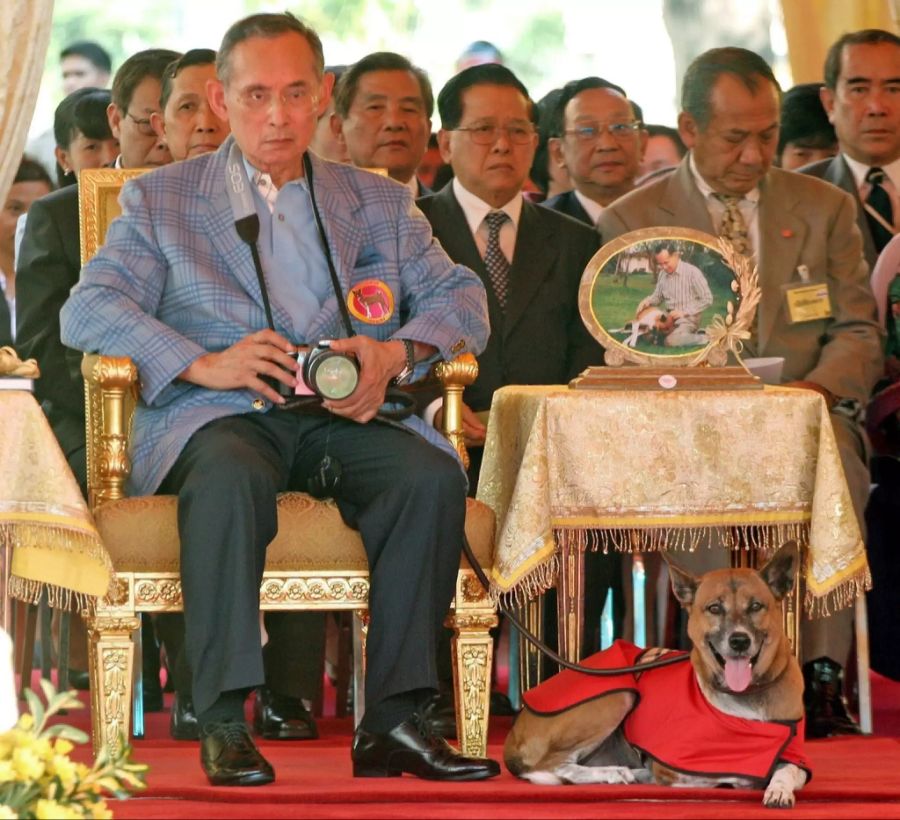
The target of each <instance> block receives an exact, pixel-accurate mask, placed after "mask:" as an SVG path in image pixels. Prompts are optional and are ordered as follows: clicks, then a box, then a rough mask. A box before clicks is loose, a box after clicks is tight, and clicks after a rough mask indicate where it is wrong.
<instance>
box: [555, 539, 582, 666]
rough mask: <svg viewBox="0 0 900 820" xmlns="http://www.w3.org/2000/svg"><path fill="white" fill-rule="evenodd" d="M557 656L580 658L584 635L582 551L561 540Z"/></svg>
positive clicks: (574, 659)
mask: <svg viewBox="0 0 900 820" xmlns="http://www.w3.org/2000/svg"><path fill="white" fill-rule="evenodd" d="M556 600H557V611H558V617H559V654H560V655H562V656H563V657H564V658H565V659H566V660H569V661H578V660H580V659H581V643H582V637H581V636H582V635H583V634H584V552H583V551H582V550H580V549H579V548H578V547H577V546H568V545H567V544H566V542H565V541H564V542H563V543H562V544H561V545H560V548H559V585H558V587H557V598H556Z"/></svg>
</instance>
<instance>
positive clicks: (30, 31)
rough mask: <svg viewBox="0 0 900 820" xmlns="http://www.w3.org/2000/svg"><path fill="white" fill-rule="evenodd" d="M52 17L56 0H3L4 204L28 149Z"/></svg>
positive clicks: (0, 152) (0, 154)
mask: <svg viewBox="0 0 900 820" xmlns="http://www.w3.org/2000/svg"><path fill="white" fill-rule="evenodd" d="M52 19H53V0H0V43H3V47H2V48H0V205H2V203H3V202H5V201H6V194H7V192H8V191H9V186H10V185H11V184H12V180H13V178H14V177H15V175H16V171H17V169H18V167H19V161H20V160H21V157H22V152H23V151H24V150H25V141H26V139H27V138H28V126H29V125H30V124H31V117H32V115H33V114H34V104H35V101H36V100H37V95H38V89H39V88H40V85H41V75H42V74H43V73H44V58H45V57H46V54H47V44H48V42H49V41H50V23H51V21H52Z"/></svg>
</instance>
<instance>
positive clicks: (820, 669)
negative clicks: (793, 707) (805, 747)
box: [803, 658, 862, 739]
mask: <svg viewBox="0 0 900 820" xmlns="http://www.w3.org/2000/svg"><path fill="white" fill-rule="evenodd" d="M803 680H804V683H805V684H806V685H805V688H804V690H803V706H804V707H805V710H806V737H807V739H812V738H821V737H834V736H835V735H859V734H862V730H861V729H860V728H859V726H858V725H857V723H856V721H855V720H853V718H852V717H851V716H850V713H849V712H848V711H847V701H846V700H845V699H844V696H843V695H842V694H841V692H842V689H843V685H844V671H843V669H841V667H840V665H839V664H837V663H835V662H834V661H833V660H831V659H830V658H818V659H817V660H814V661H810V662H809V663H806V664H804V665H803Z"/></svg>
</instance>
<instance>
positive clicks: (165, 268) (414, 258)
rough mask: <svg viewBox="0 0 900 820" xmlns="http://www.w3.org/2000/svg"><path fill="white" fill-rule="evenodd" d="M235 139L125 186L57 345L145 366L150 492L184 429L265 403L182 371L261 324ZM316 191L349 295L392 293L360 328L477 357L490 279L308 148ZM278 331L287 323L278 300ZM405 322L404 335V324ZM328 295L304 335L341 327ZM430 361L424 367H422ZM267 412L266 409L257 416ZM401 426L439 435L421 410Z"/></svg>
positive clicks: (140, 451) (138, 463)
mask: <svg viewBox="0 0 900 820" xmlns="http://www.w3.org/2000/svg"><path fill="white" fill-rule="evenodd" d="M230 147H231V138H229V139H228V140H226V141H225V143H224V144H223V145H222V146H221V148H220V149H219V150H218V151H216V152H215V153H214V154H208V155H205V156H202V157H198V158H196V159H191V160H188V161H185V162H180V163H177V164H175V165H169V166H166V167H163V168H160V169H158V170H156V171H153V172H152V173H149V174H146V175H144V176H141V177H139V178H137V179H134V180H132V181H130V182H128V183H127V184H126V185H125V186H124V187H123V189H122V194H121V197H120V201H121V205H122V210H123V213H122V216H120V217H119V218H118V219H116V220H115V221H114V222H113V223H112V224H111V225H110V227H109V232H108V234H107V239H106V244H105V245H104V246H103V247H102V248H101V249H100V250H99V252H98V253H97V255H96V256H95V257H94V258H93V259H92V260H91V261H90V262H89V263H88V264H87V265H86V266H85V267H84V269H83V270H82V272H81V279H80V281H79V283H78V284H77V285H76V286H75V287H74V288H73V289H72V292H71V294H70V297H69V299H68V301H67V302H66V304H65V305H64V306H63V309H62V312H61V314H60V321H61V331H62V339H63V342H64V344H66V345H68V346H70V347H73V348H75V349H77V350H84V351H89V352H99V353H102V354H104V355H108V356H130V357H131V358H132V359H133V360H134V362H135V363H136V365H137V367H138V371H139V373H140V380H141V383H140V390H141V395H140V401H139V404H138V407H137V409H136V411H135V416H134V425H133V432H132V453H131V455H132V473H131V477H130V480H129V486H128V490H129V492H130V493H132V494H135V495H146V494H150V493H153V492H155V491H156V489H157V488H158V487H159V484H160V482H161V481H162V480H163V478H165V476H166V474H167V473H168V471H169V470H170V469H171V467H172V465H173V464H174V463H175V460H176V459H177V458H178V455H179V453H180V452H181V450H182V448H183V447H184V445H185V444H186V443H187V441H188V439H189V438H190V437H191V435H192V434H193V433H194V432H195V431H196V430H198V429H199V428H200V427H202V426H203V425H205V424H207V423H208V422H210V421H212V420H213V419H217V418H221V417H224V416H230V415H237V414H242V413H252V412H259V411H257V410H255V409H254V407H253V402H254V400H255V399H257V398H259V397H258V396H257V395H256V394H255V393H253V392H252V391H249V390H232V391H217V390H210V389H207V388H203V387H199V386H197V385H193V384H189V383H187V382H184V381H180V380H178V379H177V378H176V377H177V376H178V374H179V373H181V372H182V371H184V369H185V368H186V367H187V366H188V365H189V364H191V362H192V361H194V360H195V359H197V358H198V357H200V356H202V355H204V354H205V353H208V352H217V351H220V350H223V349H225V348H227V347H228V346H230V345H232V344H234V343H235V342H237V341H238V340H239V339H241V338H243V337H244V336H246V335H247V334H249V333H253V332H255V331H258V330H260V329H262V328H265V327H267V323H266V316H265V312H264V309H263V302H262V296H261V293H260V289H259V284H258V282H257V278H256V272H255V269H254V267H253V260H252V257H251V254H250V248H249V247H248V245H247V244H246V243H244V242H243V241H242V240H241V239H240V238H239V237H238V235H237V231H236V230H235V227H234V215H233V213H232V210H231V206H230V203H229V199H228V195H227V192H226V188H225V181H226V175H225V173H226V164H227V158H228V151H229V149H230ZM311 158H312V162H313V177H314V187H315V192H316V200H317V202H318V204H319V209H320V211H321V212H322V216H323V221H324V223H325V232H326V235H327V237H328V244H329V247H330V249H331V253H332V255H333V257H334V263H335V267H336V269H337V272H338V277H339V279H340V281H341V287H342V291H343V293H344V294H347V293H348V292H349V289H350V288H351V287H352V286H353V285H354V284H358V283H360V282H362V281H363V280H366V279H379V280H381V281H382V282H384V283H385V284H386V285H387V286H388V287H389V288H390V289H391V291H392V293H393V294H394V299H395V308H394V312H393V314H392V316H391V317H390V319H389V320H388V321H387V322H385V323H384V324H380V325H372V324H367V323H364V322H362V321H359V320H356V319H354V320H353V325H354V329H355V330H356V332H357V333H360V334H365V335H366V336H370V337H372V338H375V339H379V340H385V339H388V338H391V337H395V336H396V337H400V338H407V339H412V340H414V341H420V342H424V343H427V344H432V345H434V346H435V347H437V349H438V350H439V351H440V355H441V356H442V357H444V358H452V357H453V356H456V355H459V354H460V353H463V352H471V353H474V354H478V353H480V352H481V350H482V349H483V348H484V346H485V344H486V342H487V337H488V333H489V326H488V318H487V302H486V297H485V291H484V286H483V285H482V284H481V281H480V280H479V278H478V277H477V276H476V275H475V274H474V273H473V272H472V271H470V270H469V269H468V268H466V267H463V266H462V265H454V264H453V263H452V262H451V261H450V259H449V258H448V257H447V255H446V254H445V253H444V251H443V249H442V248H441V246H440V245H439V244H438V243H437V242H436V241H435V240H434V239H433V238H432V235H431V228H430V226H429V224H428V221H427V220H426V219H425V217H424V216H422V214H421V212H420V211H419V210H418V209H417V208H416V207H415V205H414V203H413V199H412V195H411V194H410V192H409V191H408V190H407V189H406V187H405V186H403V185H399V184H397V183H396V182H393V181H392V180H390V179H386V178H383V177H380V176H378V175H376V174H372V173H370V172H368V171H362V170H359V169H356V168H352V167H351V166H348V165H338V164H335V163H330V162H326V161H324V160H321V159H319V158H317V157H315V156H314V155H311ZM272 308H273V314H274V320H275V327H276V330H277V331H278V332H279V333H282V334H283V335H285V336H286V337H288V338H290V333H289V331H288V329H287V328H288V327H290V325H289V319H288V316H287V314H285V313H284V311H282V310H281V309H280V308H278V306H276V305H273V306H272ZM401 330H402V332H401ZM343 335H344V334H343V332H342V330H341V321H340V316H339V313H338V306H337V300H336V297H335V296H334V295H332V296H331V297H330V298H329V299H328V300H327V301H326V302H325V304H324V305H323V306H322V309H321V311H320V313H319V315H318V316H317V318H316V319H315V320H314V321H313V324H312V326H311V327H310V329H309V339H308V341H309V340H317V339H327V338H334V337H339V336H343ZM423 369H427V368H423ZM268 409H269V406H268V404H267V405H266V407H264V408H263V410H262V412H265V411H266V410H268ZM407 423H408V425H409V426H411V427H413V428H414V429H415V430H416V431H417V432H419V433H420V434H421V435H423V436H425V437H426V438H427V439H428V440H429V441H431V442H432V443H434V444H436V445H438V446H441V447H445V448H447V449H449V446H448V445H447V442H446V441H445V440H444V439H443V437H442V436H440V434H438V433H437V431H435V430H434V429H431V428H429V427H427V426H426V425H425V424H424V423H423V422H422V421H421V419H418V418H415V417H413V418H411V419H409V420H408V422H407Z"/></svg>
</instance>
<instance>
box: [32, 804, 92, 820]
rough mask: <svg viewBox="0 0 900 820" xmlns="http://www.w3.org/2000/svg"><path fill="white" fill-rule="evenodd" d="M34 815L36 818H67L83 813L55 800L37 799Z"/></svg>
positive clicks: (56, 819) (43, 819) (76, 816)
mask: <svg viewBox="0 0 900 820" xmlns="http://www.w3.org/2000/svg"><path fill="white" fill-rule="evenodd" d="M34 816H35V817H36V818H37V820H69V818H79V817H82V816H83V815H82V814H81V812H80V811H78V810H77V809H74V808H71V807H69V806H63V805H62V804H61V803H57V802H56V801H55V800H38V801H37V805H36V806H35V807H34Z"/></svg>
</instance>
